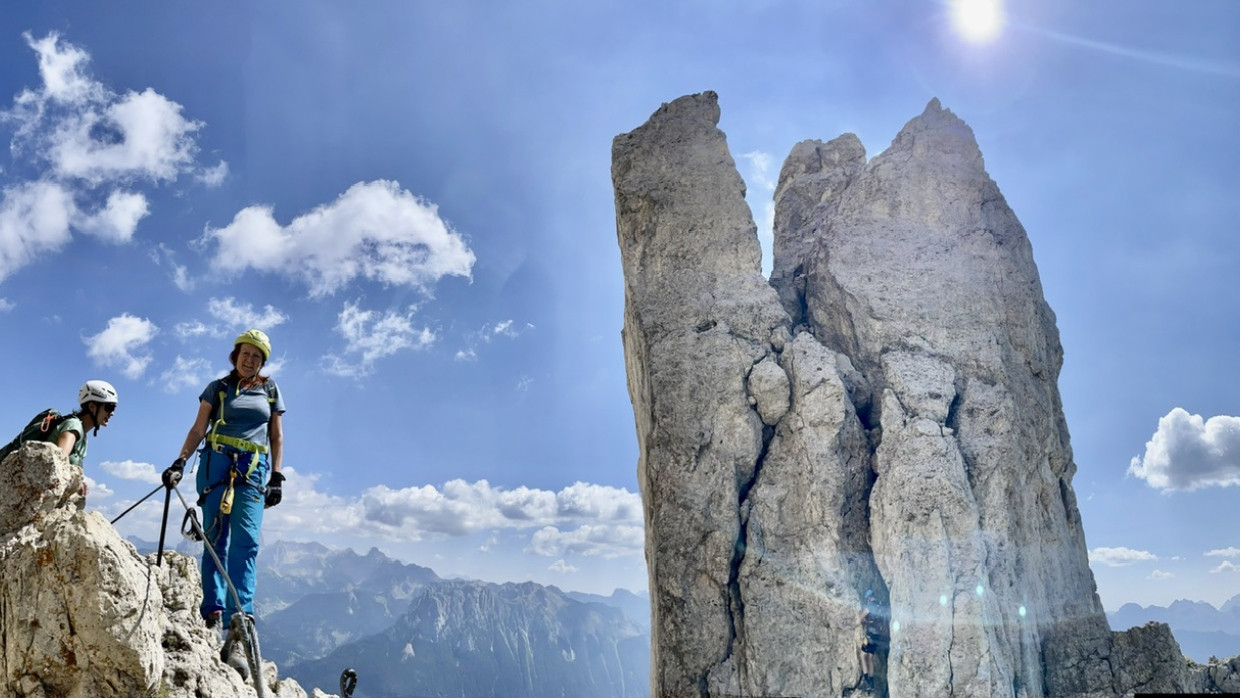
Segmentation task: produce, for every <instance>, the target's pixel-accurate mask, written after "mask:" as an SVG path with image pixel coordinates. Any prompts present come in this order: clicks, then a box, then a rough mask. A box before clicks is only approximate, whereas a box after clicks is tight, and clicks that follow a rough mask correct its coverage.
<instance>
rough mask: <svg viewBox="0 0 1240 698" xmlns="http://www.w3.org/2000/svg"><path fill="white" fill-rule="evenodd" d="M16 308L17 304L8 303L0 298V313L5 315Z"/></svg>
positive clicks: (5, 299)
mask: <svg viewBox="0 0 1240 698" xmlns="http://www.w3.org/2000/svg"><path fill="white" fill-rule="evenodd" d="M16 307H17V304H16V303H14V302H13V301H10V300H9V299H7V298H0V313H7V312H9V311H10V310H12V309H13V308H16Z"/></svg>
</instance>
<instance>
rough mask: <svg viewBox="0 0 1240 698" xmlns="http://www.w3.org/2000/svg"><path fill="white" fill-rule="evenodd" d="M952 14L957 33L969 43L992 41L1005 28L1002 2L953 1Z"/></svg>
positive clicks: (990, 0)
mask: <svg viewBox="0 0 1240 698" xmlns="http://www.w3.org/2000/svg"><path fill="white" fill-rule="evenodd" d="M951 12H952V24H953V25H955V27H956V31H958V32H960V34H961V36H963V37H964V38H966V39H968V40H969V41H974V42H977V43H983V42H986V41H990V40H991V39H994V38H995V37H996V36H998V35H999V30H1000V29H1002V28H1003V6H1002V0H951Z"/></svg>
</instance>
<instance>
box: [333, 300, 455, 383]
mask: <svg viewBox="0 0 1240 698" xmlns="http://www.w3.org/2000/svg"><path fill="white" fill-rule="evenodd" d="M336 332H337V333H339V334H340V336H342V337H344V339H345V342H346V345H345V349H344V354H345V356H343V357H341V356H337V355H334V354H329V355H327V356H325V357H324V360H323V364H324V370H326V371H327V372H328V373H332V374H334V375H338V376H346V377H352V378H359V377H362V376H366V375H369V374H370V371H371V369H372V367H373V366H374V363H375V361H378V360H379V359H382V358H384V357H387V356H391V355H393V354H395V353H396V352H398V351H402V350H406V349H413V350H416V349H423V348H425V347H428V346H430V345H431V344H434V343H435V333H434V332H431V331H430V330H429V329H427V328H422V329H418V328H415V327H414V326H413V313H412V311H410V312H409V313H407V314H403V313H398V312H395V311H391V310H389V311H386V312H383V313H379V312H377V311H374V310H362V309H361V308H359V307H358V305H357V304H356V303H348V302H346V303H345V304H344V309H343V310H341V311H340V315H339V316H338V317H337V321H336Z"/></svg>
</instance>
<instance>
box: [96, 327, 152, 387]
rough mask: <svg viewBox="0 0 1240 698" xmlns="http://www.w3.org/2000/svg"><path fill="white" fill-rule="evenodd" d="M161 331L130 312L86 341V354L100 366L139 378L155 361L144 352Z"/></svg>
mask: <svg viewBox="0 0 1240 698" xmlns="http://www.w3.org/2000/svg"><path fill="white" fill-rule="evenodd" d="M158 332H159V328H158V327H156V326H155V324H154V323H152V322H151V321H150V320H147V319H145V318H136V317H134V316H132V315H129V314H128V313H125V314H122V315H120V316H118V317H114V318H112V319H111V320H108V326H107V328H105V329H104V330H103V331H102V332H100V333H99V334H97V335H94V336H91V337H87V338H86V339H85V340H83V341H85V342H86V346H87V351H86V354H87V356H89V357H90V358H92V359H94V360H95V363H96V364H98V365H100V366H108V367H112V368H118V369H120V371H121V373H123V374H125V376H126V377H127V378H138V377H140V376H141V375H142V372H143V371H145V370H146V367H147V365H148V364H149V363H150V362H151V357H150V355H148V354H143V353H141V350H142V349H143V348H144V347H145V346H146V345H147V343H148V342H150V341H151V339H152V338H154V336H155V335H156V334H157V333H158Z"/></svg>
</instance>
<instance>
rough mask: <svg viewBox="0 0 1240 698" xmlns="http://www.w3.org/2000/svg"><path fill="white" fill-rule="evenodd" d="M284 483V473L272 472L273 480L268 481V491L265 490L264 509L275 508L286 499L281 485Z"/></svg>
mask: <svg viewBox="0 0 1240 698" xmlns="http://www.w3.org/2000/svg"><path fill="white" fill-rule="evenodd" d="M283 482H284V473H282V472H280V471H279V470H275V471H272V473H271V479H270V480H268V481H267V489H265V490H263V508H264V509H268V508H271V507H274V506H275V505H277V504H279V503H280V500H281V499H283V498H284V493H283V492H281V490H280V485H281V483H283Z"/></svg>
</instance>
